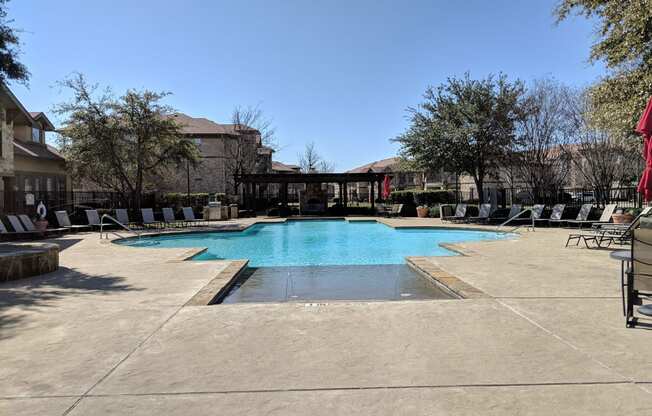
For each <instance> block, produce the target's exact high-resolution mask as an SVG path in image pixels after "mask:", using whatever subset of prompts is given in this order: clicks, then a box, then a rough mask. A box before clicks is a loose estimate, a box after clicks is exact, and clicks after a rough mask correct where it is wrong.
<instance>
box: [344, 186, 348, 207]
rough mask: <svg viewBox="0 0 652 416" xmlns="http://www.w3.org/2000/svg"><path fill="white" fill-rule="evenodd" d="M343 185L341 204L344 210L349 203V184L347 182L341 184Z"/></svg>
mask: <svg viewBox="0 0 652 416" xmlns="http://www.w3.org/2000/svg"><path fill="white" fill-rule="evenodd" d="M343 185H344V202H343V204H344V208H346V207H347V205H348V203H349V186H348V185H349V184H348V182H343Z"/></svg>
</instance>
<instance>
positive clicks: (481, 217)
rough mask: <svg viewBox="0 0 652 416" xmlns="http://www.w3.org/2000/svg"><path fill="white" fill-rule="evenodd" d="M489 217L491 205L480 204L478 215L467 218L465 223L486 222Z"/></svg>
mask: <svg viewBox="0 0 652 416" xmlns="http://www.w3.org/2000/svg"><path fill="white" fill-rule="evenodd" d="M490 215H491V204H480V209H479V210H478V215H477V216H474V217H468V218H467V219H466V221H467V222H486V221H487V220H488V219H489V216H490Z"/></svg>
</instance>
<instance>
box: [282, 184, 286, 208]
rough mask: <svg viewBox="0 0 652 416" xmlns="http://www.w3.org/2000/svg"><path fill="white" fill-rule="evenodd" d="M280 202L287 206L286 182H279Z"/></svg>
mask: <svg viewBox="0 0 652 416" xmlns="http://www.w3.org/2000/svg"><path fill="white" fill-rule="evenodd" d="M281 203H282V204H283V206H285V207H287V206H288V183H287V182H285V183H282V184H281Z"/></svg>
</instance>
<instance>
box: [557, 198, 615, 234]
mask: <svg viewBox="0 0 652 416" xmlns="http://www.w3.org/2000/svg"><path fill="white" fill-rule="evenodd" d="M615 210H616V204H609V205H605V206H604V210H602V215H600V219H599V220H598V221H594V220H588V219H585V220H567V221H565V224H566V225H567V226H569V227H573V226H577V227H579V228H583V226H589V227H593V226H594V225H596V224H608V223H610V222H611V216H612V215H613V213H614V211H615ZM578 216H579V214H578Z"/></svg>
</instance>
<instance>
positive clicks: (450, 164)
mask: <svg viewBox="0 0 652 416" xmlns="http://www.w3.org/2000/svg"><path fill="white" fill-rule="evenodd" d="M523 88H524V87H523V84H522V83H521V82H520V81H516V82H514V83H510V82H509V81H508V80H507V77H506V76H505V75H503V74H500V75H499V76H497V77H495V76H493V75H489V76H488V77H487V78H486V79H483V80H473V79H471V78H470V76H469V74H468V73H467V74H465V75H464V77H463V78H461V79H456V78H449V79H448V80H447V82H446V83H445V84H443V85H440V86H439V87H437V88H433V87H429V88H428V89H427V90H426V92H425V94H424V97H423V98H424V102H423V103H421V104H420V105H419V106H418V107H416V108H408V113H409V114H410V122H411V123H410V127H409V128H408V130H407V131H406V132H405V133H404V134H402V135H400V136H398V137H397V138H396V139H395V141H397V142H398V143H400V145H401V150H400V152H401V155H402V156H403V157H404V158H406V159H408V160H412V161H414V162H415V163H416V164H417V165H418V166H419V167H421V168H422V169H425V170H429V171H433V172H436V171H438V170H440V169H441V168H444V169H446V170H448V171H451V172H456V173H461V172H467V173H468V174H470V175H471V176H472V177H473V180H474V182H475V185H476V188H477V189H478V194H479V197H480V202H484V194H483V192H482V189H483V188H484V182H485V179H486V178H487V177H488V175H490V174H492V173H495V172H496V171H497V169H498V167H499V166H500V164H501V162H502V161H503V160H504V157H505V155H506V154H507V152H508V150H509V148H510V147H511V145H512V143H513V141H514V124H515V122H516V120H517V119H518V117H519V116H520V114H519V98H520V97H521V95H522V93H523Z"/></svg>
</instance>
